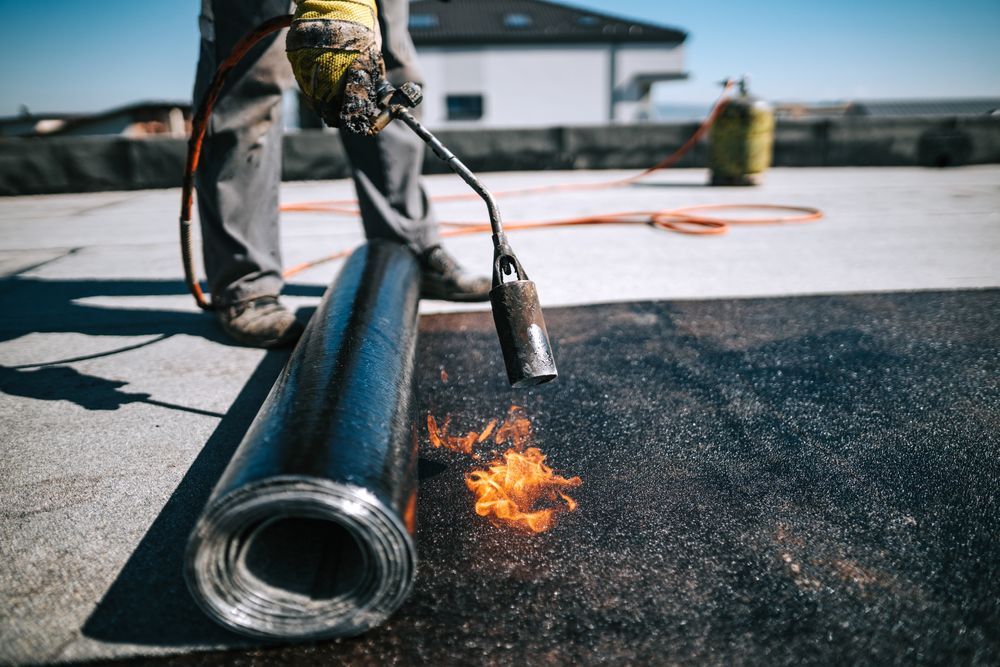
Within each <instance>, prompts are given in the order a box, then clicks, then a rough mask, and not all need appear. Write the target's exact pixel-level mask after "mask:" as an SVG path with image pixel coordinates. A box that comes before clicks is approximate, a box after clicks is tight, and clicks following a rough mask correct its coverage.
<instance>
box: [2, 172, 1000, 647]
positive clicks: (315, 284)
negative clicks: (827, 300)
mask: <svg viewBox="0 0 1000 667" xmlns="http://www.w3.org/2000/svg"><path fill="white" fill-rule="evenodd" d="M624 175H625V174H623V173H621V172H543V173H503V174H486V175H484V180H485V182H486V183H487V184H488V185H489V186H490V187H492V188H494V189H495V190H504V189H507V188H518V187H524V186H534V185H539V184H544V183H557V182H564V181H571V182H588V181H601V180H605V179H609V178H616V177H621V176H624ZM706 179H707V176H706V173H705V172H704V171H703V170H678V171H671V172H664V173H661V174H658V175H656V176H654V177H652V178H650V179H649V180H648V181H647V182H644V183H642V184H641V185H634V186H631V187H627V188H621V189H612V190H600V191H594V192H567V193H561V194H557V195H544V196H542V195H533V196H525V197H518V198H510V199H502V200H501V201H500V205H501V209H502V211H503V212H504V217H505V219H506V220H507V221H510V222H513V221H517V220H537V219H550V218H555V217H565V216H575V215H589V214H598V213H604V212H609V211H620V210H655V209H662V208H673V207H679V206H686V205H696V204H703V203H761V202H770V203H780V204H790V205H802V206H815V207H818V208H820V209H822V210H823V211H824V212H825V214H826V217H825V219H823V220H822V221H820V222H815V223H806V224H791V225H776V226H746V227H734V228H733V229H732V230H731V231H730V233H729V234H727V235H723V236H713V237H693V236H684V235H679V234H674V233H669V232H663V231H659V230H655V229H652V228H650V227H648V226H644V225H606V226H598V227H585V228H554V229H547V230H535V231H525V232H515V233H512V234H511V241H512V244H513V246H514V248H515V249H516V250H517V252H518V255H519V257H520V259H521V260H522V262H523V263H524V265H525V267H526V269H527V271H528V272H529V274H530V275H531V277H532V279H533V280H535V282H536V283H537V285H538V288H539V292H540V294H541V299H542V302H543V304H544V305H546V306H550V307H551V306H580V305H588V304H602V303H611V302H635V301H651V302H660V301H664V300H687V299H721V298H734V297H774V296H793V295H808V294H842V293H868V292H892V291H908V290H967V289H976V288H984V287H1000V262H997V257H998V256H1000V188H998V186H997V184H998V183H1000V167H998V166H984V167H965V168H955V169H945V170H932V169H916V168H912V169H911V168H899V169H895V168H882V169H877V168H875V169H857V168H851V169H820V168H816V169H774V170H772V171H771V172H769V173H768V175H767V179H766V182H765V184H764V185H763V186H761V187H759V188H749V189H744V188H710V187H705V186H704V183H705V181H706ZM427 182H428V185H429V189H430V191H431V192H432V193H433V194H448V193H456V192H465V191H466V190H465V186H464V184H462V183H461V182H459V181H458V180H457V179H456V178H453V177H430V178H428V179H427ZM350 195H351V186H350V184H349V183H348V182H345V181H338V182H322V183H290V184H285V185H284V186H283V189H282V197H283V200H284V201H286V202H299V201H306V200H312V199H325V198H338V197H346V196H350ZM179 200H180V195H179V191H177V190H162V191H141V192H112V193H98V194H84V195H59V196H39V197H17V198H7V199H5V200H4V205H3V207H2V208H0V231H2V233H0V271H3V276H4V277H3V278H2V286H0V301H2V304H3V309H4V311H3V312H4V317H3V319H2V320H0V389H2V394H0V425H2V426H0V431H2V432H3V433H4V456H3V457H2V458H0V551H2V554H0V663H13V664H26V663H47V662H67V661H77V660H88V659H99V658H112V657H125V656H140V655H153V654H167V653H177V652H185V651H189V650H194V649H211V648H224V647H232V646H234V645H240V644H239V640H238V639H235V638H234V637H233V636H232V635H230V634H227V633H225V632H222V631H221V630H218V631H216V630H214V629H213V628H212V627H211V626H210V625H208V626H207V629H206V626H205V625H204V624H202V625H198V627H197V628H195V629H191V628H189V627H188V626H186V625H184V624H183V623H173V624H171V623H170V621H171V618H173V621H177V620H178V619H179V618H182V616H183V614H185V613H187V611H189V610H190V609H192V608H193V607H192V606H191V604H190V603H184V604H181V603H179V602H176V600H180V599H181V598H183V596H185V595H186V593H185V592H184V591H183V589H182V588H181V589H176V588H169V587H167V588H164V589H156V590H141V584H137V583H135V582H134V581H132V580H131V579H129V578H127V577H126V578H124V579H125V580H126V581H130V582H131V583H129V584H128V585H124V584H122V581H123V578H122V573H123V571H124V570H126V569H127V568H128V567H129V563H130V562H133V561H132V559H133V557H134V556H135V554H136V553H137V550H140V545H142V548H141V551H142V553H143V558H145V559H148V560H150V562H158V561H159V562H172V561H171V560H170V558H172V557H173V556H175V555H176V550H177V548H178V545H177V544H173V543H170V544H167V543H160V542H159V541H158V540H157V539H156V538H157V537H158V536H160V535H163V534H169V533H170V529H171V527H172V528H173V529H174V530H175V531H176V530H181V529H182V528H183V526H185V525H188V524H187V523H186V522H193V520H194V517H193V516H190V514H191V513H192V512H194V513H197V512H198V511H199V510H200V507H198V506H197V505H198V503H199V502H203V496H204V493H207V491H208V490H210V489H211V486H212V484H213V483H214V481H215V479H217V477H218V475H219V474H220V473H221V470H222V468H223V467H224V466H225V463H226V461H227V458H228V454H230V453H231V452H232V449H233V448H234V447H235V446H236V444H237V443H238V441H239V439H240V437H241V436H242V433H243V431H244V430H245V429H246V427H247V425H248V424H249V421H250V419H252V417H253V416H254V414H255V412H256V407H257V406H259V404H260V402H261V401H262V400H263V397H264V395H265V394H266V392H267V390H268V389H269V388H270V385H271V382H273V379H274V377H275V376H276V374H277V372H278V371H279V370H280V367H281V365H282V364H283V361H284V355H282V354H276V353H271V354H265V353H264V352H262V351H259V350H251V349H245V348H240V347H237V346H234V345H231V344H229V343H228V342H227V341H226V340H224V339H223V337H222V336H221V334H220V332H219V331H218V330H217V328H216V326H215V323H214V322H213V320H212V318H211V317H210V316H208V315H206V314H203V313H201V312H199V311H198V310H197V309H196V307H195V306H194V304H193V303H192V301H191V299H190V297H189V296H187V295H186V293H185V292H184V286H183V283H182V281H181V271H180V266H179V253H178V249H177V244H176V219H177V212H178V211H177V209H178V205H179ZM438 212H439V215H440V217H441V218H442V219H444V220H482V218H483V207H482V204H481V203H479V202H475V201H470V202H457V203H447V204H442V205H440V206H439V207H438ZM282 223H283V224H282V237H283V243H284V249H285V257H284V261H285V264H286V265H289V266H290V265H293V264H296V263H299V262H303V261H307V260H310V259H314V258H316V257H317V256H318V255H322V254H324V253H326V252H332V251H334V250H338V249H342V248H347V247H351V246H353V245H355V244H357V243H359V242H360V241H361V240H362V236H361V234H360V225H359V224H358V223H357V222H356V221H354V220H350V219H331V217H330V216H329V215H328V214H322V213H286V214H284V215H283V218H282ZM447 245H448V246H449V247H450V248H451V249H452V251H453V252H454V253H455V254H456V255H457V256H458V257H459V259H460V260H461V261H462V262H463V263H464V264H465V265H466V266H468V267H471V268H474V269H479V270H481V271H483V272H485V271H486V269H487V267H488V266H489V264H490V261H491V257H492V255H491V248H490V243H489V239H488V237H487V236H485V235H478V236H464V237H459V238H455V239H451V240H449V241H448V242H447ZM337 268H338V263H336V262H334V263H330V264H326V265H323V266H320V267H317V268H315V269H311V270H309V271H307V272H305V273H302V274H300V275H299V276H296V277H295V278H294V279H293V280H292V281H291V284H290V285H289V286H288V289H287V290H286V291H287V293H288V294H289V296H288V297H287V298H286V301H287V302H288V303H289V304H290V305H292V306H293V307H295V308H298V309H300V310H301V311H302V312H303V314H306V313H308V312H309V309H310V308H311V307H312V306H314V305H315V304H316V303H317V302H318V300H319V298H320V296H321V294H322V292H323V290H324V289H325V286H326V285H327V284H328V283H329V282H330V280H331V279H332V278H333V277H334V276H335V274H336V272H337ZM940 302H941V303H946V302H947V300H944V301H940ZM873 303H874V302H873ZM886 303H890V302H886ZM935 303H938V301H935ZM962 308H964V309H966V310H967V311H968V310H969V309H970V308H971V309H972V310H974V305H973V304H965V305H963V306H962ZM421 309H422V312H424V313H426V314H432V313H441V312H450V311H464V310H473V311H474V310H482V306H459V305H455V304H443V303H434V302H426V303H424V304H422V306H421ZM699 312H700V311H699ZM630 317H631V316H630ZM871 317H872V318H873V321H874V320H877V319H878V318H879V317H880V315H879V312H877V311H876V310H872V311H871ZM970 317H971V316H970ZM566 318H567V322H569V321H571V320H572V318H569V316H566ZM626 319H627V318H626ZM633 319H634V318H633ZM695 319H697V318H695ZM966 319H968V320H969V321H970V322H971V321H973V320H974V319H975V318H971V319H969V318H966ZM640 320H641V318H639V319H638V320H636V321H637V322H639V321H640ZM441 321H442V322H456V323H457V322H460V321H461V320H447V319H444V320H441ZM572 321H576V320H572ZM623 321H624V320H623ZM642 321H644V320H642ZM770 321H772V322H773V323H774V326H775V327H780V326H782V325H781V322H780V317H779V318H777V319H774V320H770ZM567 344H568V343H567ZM494 352H497V351H496V350H488V351H486V353H487V354H493V353H494ZM426 353H427V351H426V350H422V351H420V352H419V353H418V354H426ZM497 354H498V352H497ZM421 363H422V364H424V365H425V366H427V365H428V364H430V365H431V366H433V363H434V362H433V361H428V360H427V359H423V360H422V361H421ZM491 368H494V369H497V368H499V367H498V366H496V364H493V365H492V366H491ZM928 368H930V366H928ZM987 409H988V406H987ZM182 482H183V483H182ZM200 499H201V500H200ZM151 526H156V530H152V529H151ZM168 579H169V580H170V581H172V582H178V581H179V580H180V573H179V572H177V573H176V576H171V577H168ZM116 582H117V585H116ZM136 586H140V588H135V587H136ZM112 590H113V593H114V594H113V595H109V591H112ZM137 596H140V597H141V596H145V597H143V598H142V599H145V600H153V601H154V602H153V603H154V604H163V605H164V606H165V608H166V609H168V610H174V611H176V613H177V616H176V617H170V615H169V614H167V615H166V616H164V617H163V618H161V619H159V625H150V626H148V627H143V628H140V630H139V631H136V632H135V633H133V634H131V635H128V636H127V637H124V636H122V635H116V634H115V633H114V632H109V631H108V625H107V622H106V621H107V619H108V618H109V617H110V618H113V617H115V614H116V613H121V609H129V607H128V606H127V605H125V606H122V603H121V601H122V600H131V602H130V604H135V599H136V597H137ZM102 600H104V601H105V602H104V606H103V608H99V607H98V605H99V603H100V602H101V601H102ZM185 605H186V606H185ZM206 623H207V622H206ZM167 625H170V626H171V627H169V628H168V627H167Z"/></svg>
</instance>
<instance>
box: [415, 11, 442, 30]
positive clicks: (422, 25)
mask: <svg viewBox="0 0 1000 667" xmlns="http://www.w3.org/2000/svg"><path fill="white" fill-rule="evenodd" d="M439 25H441V21H440V20H439V19H438V15H437V14H410V30H430V29H431V28H436V27H438V26H439Z"/></svg>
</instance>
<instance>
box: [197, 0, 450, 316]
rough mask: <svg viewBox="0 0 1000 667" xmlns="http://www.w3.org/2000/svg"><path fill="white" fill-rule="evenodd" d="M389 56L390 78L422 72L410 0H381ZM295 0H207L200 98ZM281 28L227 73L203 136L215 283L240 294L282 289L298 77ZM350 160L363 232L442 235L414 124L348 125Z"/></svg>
mask: <svg viewBox="0 0 1000 667" xmlns="http://www.w3.org/2000/svg"><path fill="white" fill-rule="evenodd" d="M378 6H379V19H380V22H381V26H382V42H383V47H382V56H383V58H384V59H385V64H386V68H387V70H388V78H389V81H390V82H391V83H393V84H395V85H398V84H400V83H403V82H404V81H420V74H419V72H418V71H417V68H416V62H415V50H414V48H413V42H412V41H411V40H410V34H409V31H408V28H407V23H408V20H409V3H408V2H407V0H379V1H378ZM289 8H290V4H289V2H288V0H203V2H202V14H201V17H200V26H201V54H200V57H199V61H198V74H197V78H196V82H195V90H194V101H195V104H198V103H199V102H200V101H201V99H202V96H203V95H204V94H205V91H206V90H207V89H208V86H209V84H210V83H211V80H212V76H213V75H214V73H215V69H216V67H217V66H218V64H219V63H220V62H221V61H222V60H223V59H224V58H225V57H226V55H227V54H228V53H229V51H230V49H231V48H232V47H233V45H234V44H235V43H236V42H237V41H238V40H239V39H240V38H241V37H242V36H243V35H245V34H246V33H248V32H249V31H250V30H251V29H253V28H254V27H255V26H257V25H259V24H260V23H262V22H263V21H264V20H266V19H268V18H271V17H273V16H277V15H279V14H286V13H288V12H289ZM284 46H285V39H284V33H283V32H282V33H279V34H278V35H276V36H273V37H270V38H268V39H266V40H264V42H263V43H261V44H259V45H257V47H256V48H255V49H254V50H252V51H251V52H250V53H249V54H247V57H246V58H244V60H243V62H242V63H240V65H239V66H238V67H237V68H236V69H235V70H233V72H231V73H230V75H229V78H228V80H227V83H226V87H225V88H224V89H223V93H222V96H221V98H220V100H219V102H218V103H217V104H216V106H215V112H214V113H213V115H212V121H211V124H210V125H209V128H208V132H207V134H206V137H205V146H204V148H203V151H202V156H201V163H200V165H199V168H198V175H197V181H196V187H197V192H198V215H199V218H200V219H201V229H202V238H203V246H204V257H205V271H206V273H207V274H208V284H209V289H210V291H211V293H212V296H213V298H214V299H216V300H218V301H219V302H221V303H233V302H236V301H242V300H245V299H249V298H253V297H257V296H263V295H277V294H278V293H279V292H281V288H282V284H283V281H282V278H281V248H280V245H279V233H278V187H279V184H280V182H281V136H282V123H281V94H282V92H283V91H284V90H285V89H287V88H288V87H290V86H291V85H292V83H293V81H294V80H293V78H292V75H291V68H290V66H289V64H288V60H287V59H286V58H285V52H284ZM341 137H342V140H343V143H344V147H345V149H346V151H347V155H348V158H349V159H350V161H351V170H352V175H353V178H354V184H355V189H356V190H357V195H358V199H359V202H360V208H361V218H362V222H363V223H364V229H365V235H366V236H367V237H368V238H386V239H392V240H395V241H399V242H401V243H404V244H406V245H407V246H409V247H410V248H412V249H413V250H415V251H416V252H420V251H422V250H426V249H427V248H430V247H432V246H434V245H436V244H437V243H438V242H439V236H438V227H437V223H436V221H435V220H434V217H433V214H432V212H431V208H430V203H429V201H428V199H427V196H426V195H425V193H424V191H423V188H422V186H421V184H420V179H419V176H420V168H421V165H422V164H423V149H424V145H423V143H422V142H421V141H420V139H419V138H417V137H416V136H415V135H414V134H413V133H412V132H410V131H409V129H408V128H406V127H405V126H403V125H402V124H399V123H393V124H391V125H389V127H387V128H386V129H385V130H384V131H382V132H381V133H380V134H379V135H378V136H377V137H374V138H367V137H358V136H354V135H349V134H348V133H347V132H343V133H341Z"/></svg>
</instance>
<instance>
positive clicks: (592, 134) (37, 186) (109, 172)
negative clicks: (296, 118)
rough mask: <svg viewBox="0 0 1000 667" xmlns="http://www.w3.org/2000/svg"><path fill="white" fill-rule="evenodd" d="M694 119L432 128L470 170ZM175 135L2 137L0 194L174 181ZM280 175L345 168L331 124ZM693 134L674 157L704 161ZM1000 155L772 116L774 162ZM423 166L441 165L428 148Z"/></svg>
mask: <svg viewBox="0 0 1000 667" xmlns="http://www.w3.org/2000/svg"><path fill="white" fill-rule="evenodd" d="M696 128H697V124H696V123H680V124H669V125H615V126H601V127H571V128H547V129H497V130H447V131H441V132H440V133H439V136H440V138H441V140H442V141H443V142H444V143H445V145H447V146H448V147H449V148H450V149H451V150H452V151H453V152H454V153H455V154H456V155H458V156H459V157H460V158H462V160H463V161H465V162H466V163H467V164H468V165H469V167H470V168H472V169H473V170H475V171H512V170H517V171H527V170H546V169H642V168H645V167H649V166H652V165H654V164H656V163H657V162H659V161H660V160H662V159H663V158H664V157H666V156H667V155H669V154H670V153H671V152H672V151H674V150H676V149H677V147H679V146H680V145H681V144H683V143H684V141H685V140H687V138H688V137H690V136H691V134H692V133H693V132H694V131H695V129H696ZM185 151H186V143H185V142H184V141H183V140H179V139H125V138H122V137H52V138H32V139H0V195H27V194H50V193H61V192H93V191H100V190H141V189H147V188H166V187H176V186H179V185H180V181H181V174H182V171H183V168H184V155H185ZM284 151H285V152H284V178H285V180H290V181H296V180H320V179H334V178H344V177H346V176H348V175H349V168H348V163H347V158H346V156H345V154H344V150H343V147H342V146H341V143H340V140H339V139H338V137H337V135H336V134H335V133H331V132H321V131H306V132H301V133H297V134H290V135H287V136H286V137H285V142H284ZM707 155H708V150H707V144H706V142H705V141H702V142H701V143H699V144H698V145H697V146H695V148H694V149H693V150H692V151H691V152H690V153H688V154H687V155H685V156H684V158H683V159H682V160H681V161H680V163H679V164H678V165H677V166H679V167H703V166H705V165H706V161H707ZM990 163H1000V118H993V117H964V118H955V117H920V118H916V117H914V118H865V117H844V118H832V119H810V120H788V119H782V120H779V121H778V125H777V130H776V136H775V144H774V165H775V166H779V167H819V166H825V167H841V166H842V167H857V166H936V167H947V166H957V165H963V164H990ZM424 166H425V171H426V172H427V173H442V172H444V171H446V170H447V168H446V167H445V165H443V164H442V163H441V162H440V161H439V160H438V159H437V158H436V157H434V156H433V155H432V154H430V152H428V154H427V158H426V161H425V165H424Z"/></svg>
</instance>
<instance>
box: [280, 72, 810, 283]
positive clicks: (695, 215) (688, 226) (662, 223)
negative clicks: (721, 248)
mask: <svg viewBox="0 0 1000 667" xmlns="http://www.w3.org/2000/svg"><path fill="white" fill-rule="evenodd" d="M732 87H733V81H732V80H731V79H730V80H728V81H726V85H725V87H724V88H723V91H722V94H721V95H720V96H719V99H718V100H716V102H715V105H714V106H713V107H712V110H711V111H710V112H709V114H708V116H706V117H705V120H703V121H702V122H701V124H700V125H699V126H698V129H696V130H695V131H694V133H693V134H692V135H691V136H690V137H689V138H688V139H687V141H685V142H684V143H683V144H682V145H681V147H680V148H678V149H677V150H675V151H674V152H673V153H671V154H670V155H668V156H667V157H666V158H664V159H663V160H661V161H660V162H658V163H657V164H655V165H653V166H652V167H649V168H648V169H645V170H643V171H640V172H639V173H636V174H633V175H631V176H628V177H626V178H617V179H613V180H610V181H599V182H597V183H558V184H554V185H541V186H536V187H532V188H520V189H516V190H502V191H499V192H494V193H493V196H494V197H511V196H519V195H529V194H541V193H555V192H569V191H573V190H587V191H594V190H606V189H610V188H619V187H623V186H626V185H631V184H633V183H635V182H637V181H639V180H640V179H643V178H645V177H647V176H649V175H650V174H652V173H654V172H657V171H660V170H661V169H668V168H670V167H672V166H674V165H675V164H677V162H679V161H680V159H681V158H682V157H684V155H685V154H686V153H687V152H688V151H690V150H691V149H692V148H694V146H695V145H696V144H697V143H698V141H700V140H701V138H702V137H703V136H704V135H705V133H706V132H708V130H709V128H710V127H711V126H712V123H714V122H715V119H716V118H718V116H719V114H720V113H721V112H722V110H723V108H724V107H725V105H726V102H727V100H728V99H729V98H728V97H727V95H728V93H729V91H730V89H731V88H732ZM477 198H478V195H476V194H475V193H468V194H466V193H462V194H455V195H443V196H436V197H433V198H432V200H433V201H435V202H439V203H440V202H453V201H467V200H472V199H477ZM281 210H282V211H284V212H297V211H298V212H306V211H320V212H326V213H335V214H340V215H352V216H353V215H358V214H359V210H358V208H357V200H356V199H333V200H322V201H313V202H297V203H294V204H284V205H283V206H282V207H281ZM724 210H759V211H772V212H785V214H784V215H774V216H768V217H747V218H738V217H717V216H710V215H704V213H705V212H709V211H724ZM822 217H823V213H822V211H820V210H819V209H816V208H812V207H810V206H785V205H780V204H701V205H698V206H683V207H681V208H675V209H663V210H658V211H622V212H616V213H602V214H598V215H592V216H582V217H573V218H557V219H554V220H535V221H529V220H523V221H518V222H509V221H508V222H505V223H504V229H505V230H508V231H511V230H516V229H542V228H549V227H572V226H577V225H608V224H643V225H651V226H653V227H656V228H658V229H662V230H665V231H672V232H677V233H678V234H691V235H701V236H705V235H719V234H725V233H726V232H727V231H729V226H730V225H762V224H785V223H797V222H810V221H813V220H819V219H820V218H822ZM440 224H441V226H443V227H448V228H449V229H447V230H444V231H443V232H442V233H441V236H445V237H447V236H461V235H464V234H478V233H482V232H489V231H491V228H490V225H489V224H488V223H481V222H455V221H450V222H449V221H443V222H441V223H440ZM351 250H352V249H348V250H338V251H337V252H335V253H332V254H330V255H327V256H326V257H321V258H319V259H315V260H312V261H309V262H303V263H301V264H296V265H295V266H292V267H290V268H288V269H286V270H285V272H284V274H283V275H284V276H285V277H286V278H289V277H291V276H294V275H296V274H298V273H301V272H303V271H305V270H306V269H311V268H313V267H315V266H319V265H320V264H324V263H326V262H331V261H334V260H337V259H341V258H343V257H346V256H347V255H349V254H350V253H351Z"/></svg>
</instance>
